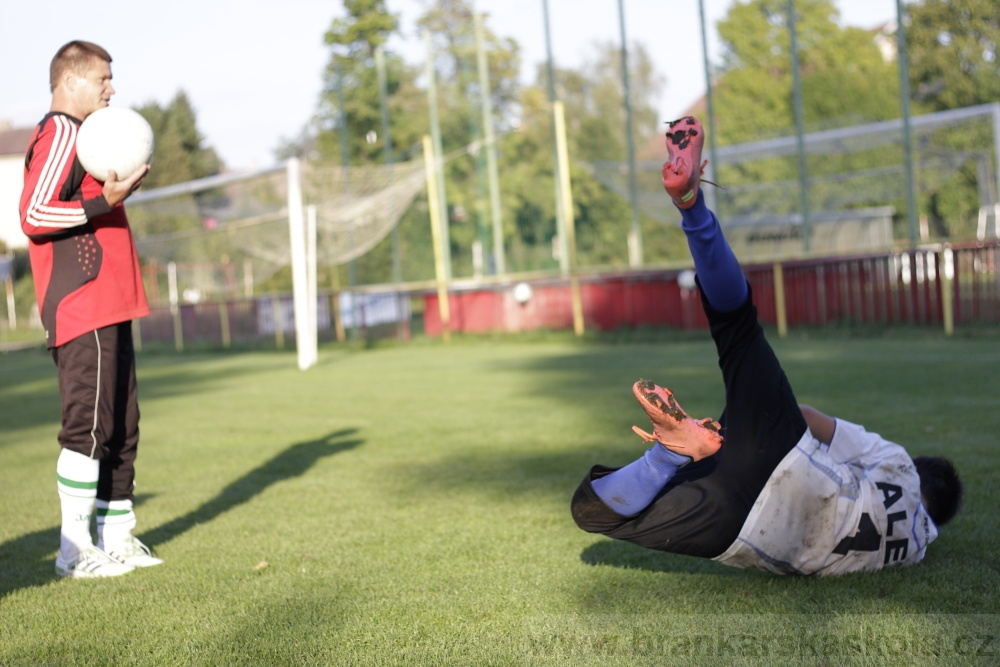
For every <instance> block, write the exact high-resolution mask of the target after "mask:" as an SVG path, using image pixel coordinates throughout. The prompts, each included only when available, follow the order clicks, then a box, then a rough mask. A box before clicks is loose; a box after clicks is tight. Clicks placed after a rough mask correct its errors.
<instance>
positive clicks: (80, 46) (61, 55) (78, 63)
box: [49, 39, 111, 90]
mask: <svg viewBox="0 0 1000 667" xmlns="http://www.w3.org/2000/svg"><path fill="white" fill-rule="evenodd" d="M95 59H97V60H103V61H104V62H106V63H110V62H111V54H109V53H108V52H107V51H105V50H104V49H103V48H101V47H100V46H98V45H97V44H94V43H93V42H85V41H83V40H82V39H74V40H73V41H72V42H67V43H66V44H63V45H62V46H61V47H59V50H58V51H56V55H55V56H54V57H53V58H52V64H51V65H49V88H50V89H51V90H55V89H56V82H58V81H59V77H60V76H62V73H63V72H65V71H66V70H72V71H74V72H76V73H77V74H82V73H83V72H85V71H86V70H87V68H88V67H90V64H91V63H92V62H93V61H94V60H95Z"/></svg>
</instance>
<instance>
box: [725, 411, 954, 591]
mask: <svg viewBox="0 0 1000 667" xmlns="http://www.w3.org/2000/svg"><path fill="white" fill-rule="evenodd" d="M937 536H938V530H937V526H935V525H934V522H933V521H932V520H931V518H930V516H928V514H927V511H926V509H925V508H924V506H923V503H922V502H921V499H920V478H919V476H918V475H917V471H916V468H915V467H914V465H913V460H912V459H911V458H910V456H909V455H908V454H907V453H906V450H905V449H903V448H902V447H900V446H899V445H897V444H895V443H892V442H889V441H888V440H884V439H883V438H882V437H881V436H879V435H878V434H877V433H870V432H868V431H866V430H865V429H864V428H863V427H861V426H858V425H857V424H852V423H851V422H848V421H844V420H842V419H838V420H837V426H836V430H835V432H834V437H833V442H831V443H830V446H829V447H827V446H826V445H823V444H822V443H821V442H820V441H819V440H817V439H816V438H815V437H814V436H813V435H812V433H811V432H810V431H808V430H806V433H805V435H803V436H802V439H801V440H799V442H798V444H797V445H796V446H795V448H794V449H792V450H791V451H790V452H789V453H788V454H787V455H786V456H785V458H784V459H782V461H781V463H780V464H779V465H778V467H777V468H775V470H774V472H773V473H772V474H771V477H770V478H769V479H768V481H767V485H766V486H765V487H764V490H763V491H761V493H760V495H759V496H758V497H757V502H756V503H754V506H753V508H752V509H751V510H750V515H749V516H747V519H746V521H745V522H744V523H743V528H742V530H740V534H739V537H738V538H737V540H736V541H735V542H734V543H733V544H732V545H731V546H730V547H729V548H728V549H727V550H726V551H725V553H723V554H722V555H720V556H717V557H716V558H714V559H713V560H717V561H719V562H721V563H724V564H726V565H731V566H733V567H745V568H750V567H753V568H758V569H761V570H766V571H768V572H773V573H775V574H807V575H808V574H817V575H829V574H844V573H846V572H857V571H865V570H878V569H880V568H882V567H886V566H888V565H909V564H913V563H917V562H919V561H920V560H921V559H922V558H923V557H924V553H925V552H926V549H927V545H928V544H930V543H931V542H932V541H933V540H934V539H935V538H936V537H937Z"/></svg>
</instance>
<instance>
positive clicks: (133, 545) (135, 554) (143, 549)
mask: <svg viewBox="0 0 1000 667" xmlns="http://www.w3.org/2000/svg"><path fill="white" fill-rule="evenodd" d="M104 550H105V551H106V552H107V554H108V555H109V556H111V557H112V558H113V559H115V560H116V561H118V562H119V563H121V564H122V565H130V566H132V567H153V566H154V565H161V564H162V563H163V559H162V558H157V557H156V556H154V555H153V552H152V551H150V549H149V547H147V546H146V545H145V544H143V543H142V542H140V541H139V538H137V537H134V536H132V535H129V537H128V539H127V540H125V541H124V542H118V543H116V544H112V545H110V546H109V545H107V544H105V545H104Z"/></svg>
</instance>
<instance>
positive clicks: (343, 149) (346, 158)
mask: <svg viewBox="0 0 1000 667" xmlns="http://www.w3.org/2000/svg"><path fill="white" fill-rule="evenodd" d="M337 100H338V103H339V104H340V166H342V167H343V168H344V179H343V181H344V194H345V195H346V194H347V179H348V173H347V167H348V166H349V165H350V163H351V157H350V151H349V149H348V143H347V104H346V102H345V101H344V70H343V68H342V67H341V65H340V62H339V61H338V62H337ZM347 244H348V246H349V247H350V253H351V259H350V260H348V262H347V283H348V284H349V285H350V286H351V287H352V288H353V287H354V286H355V284H357V282H358V276H357V268H356V265H355V263H354V223H353V221H351V222H349V223H348V228H347ZM350 294H351V306H352V312H353V313H354V331H355V332H357V331H358V330H359V327H360V319H359V317H358V305H357V303H358V298H357V295H356V294H355V293H354V291H353V290H352V291H351V292H350Z"/></svg>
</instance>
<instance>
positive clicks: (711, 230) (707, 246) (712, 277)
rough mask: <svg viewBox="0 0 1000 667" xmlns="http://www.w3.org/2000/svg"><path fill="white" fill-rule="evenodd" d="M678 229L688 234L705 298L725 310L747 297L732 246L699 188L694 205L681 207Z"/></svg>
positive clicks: (720, 310)
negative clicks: (679, 226)
mask: <svg viewBox="0 0 1000 667" xmlns="http://www.w3.org/2000/svg"><path fill="white" fill-rule="evenodd" d="M680 212H681V229H683V230H684V233H685V234H686V235H687V241H688V247H689V248H690V249H691V257H692V258H694V268H695V272H696V273H697V274H698V282H699V283H701V289H702V291H703V292H704V293H705V298H707V299H708V302H709V303H710V304H712V307H713V308H715V309H716V310H718V311H719V312H723V313H728V312H731V311H734V310H736V309H737V308H739V307H740V306H742V305H743V302H744V301H746V299H747V281H746V278H745V277H744V276H743V269H741V268H740V264H739V262H738V261H737V259H736V255H734V254H733V250H732V248H730V247H729V243H728V242H727V241H726V238H725V236H723V234H722V228H721V227H720V226H719V220H718V218H716V217H715V213H713V212H712V211H711V210H709V208H708V206H706V205H705V195H704V193H703V192H701V190H699V191H698V199H697V201H696V202H695V204H694V206H692V207H691V208H688V209H683V208H682V209H680Z"/></svg>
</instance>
